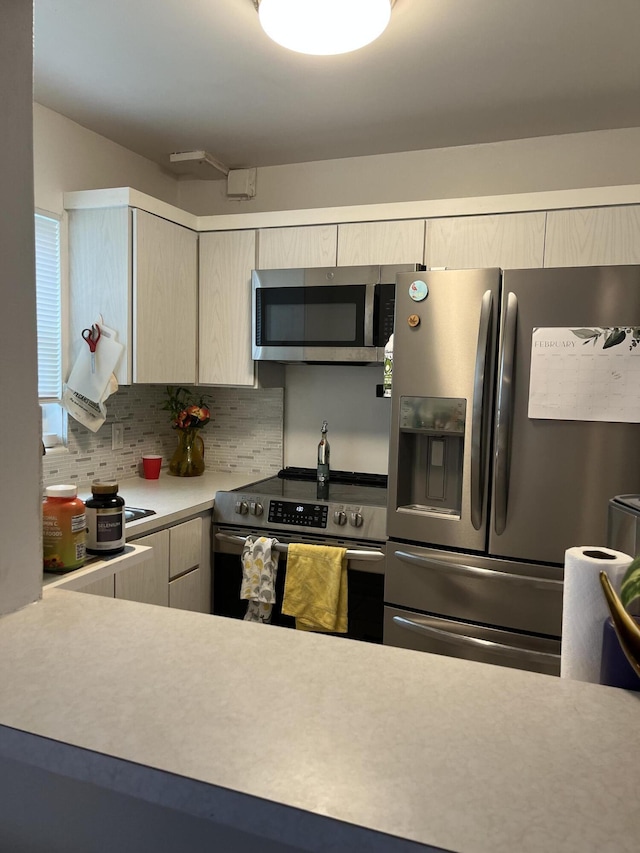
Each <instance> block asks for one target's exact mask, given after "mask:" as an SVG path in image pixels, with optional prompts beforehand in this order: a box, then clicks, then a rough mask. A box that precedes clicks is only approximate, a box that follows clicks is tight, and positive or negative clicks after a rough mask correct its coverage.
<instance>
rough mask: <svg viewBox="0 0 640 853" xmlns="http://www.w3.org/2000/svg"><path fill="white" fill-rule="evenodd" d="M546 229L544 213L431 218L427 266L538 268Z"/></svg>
mask: <svg viewBox="0 0 640 853" xmlns="http://www.w3.org/2000/svg"><path fill="white" fill-rule="evenodd" d="M544 228H545V214H544V213H506V214H498V215H495V216H456V217H451V218H448V219H430V220H429V221H428V222H427V238H426V251H425V259H426V261H425V263H426V265H427V266H428V267H448V268H449V269H483V268H487V267H502V268H503V269H531V268H536V269H537V268H539V267H541V266H542V262H543V257H544Z"/></svg>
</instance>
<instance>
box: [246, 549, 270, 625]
mask: <svg viewBox="0 0 640 853" xmlns="http://www.w3.org/2000/svg"><path fill="white" fill-rule="evenodd" d="M277 543H278V540H277V539H269V538H268V537H266V536H259V537H258V538H257V539H254V538H253V537H251V536H247V538H246V540H245V543H244V548H243V549H242V585H241V587H240V598H246V599H248V602H249V603H248V605H247V612H246V614H245V617H244V618H245V621H247V622H265V623H269V622H271V612H272V610H273V604H274V602H275V600H276V575H277V573H278V557H279V554H278V552H277V551H276V549H275V546H276V545H277Z"/></svg>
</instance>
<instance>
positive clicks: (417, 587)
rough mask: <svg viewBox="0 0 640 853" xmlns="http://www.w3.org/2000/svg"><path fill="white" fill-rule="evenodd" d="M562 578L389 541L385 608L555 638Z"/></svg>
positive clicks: (553, 572) (552, 571)
mask: <svg viewBox="0 0 640 853" xmlns="http://www.w3.org/2000/svg"><path fill="white" fill-rule="evenodd" d="M562 577H563V571H562V569H560V568H555V567H553V566H541V565H535V564H531V565H526V566H525V565H523V564H520V563H513V562H511V561H510V560H497V559H491V558H489V557H480V556H478V555H473V554H453V553H449V552H448V551H437V550H432V549H430V548H419V547H416V546H412V545H404V544H401V543H399V542H389V543H388V545H387V570H386V575H385V603H387V604H392V605H398V606H400V607H409V608H411V609H415V610H422V611H425V612H426V613H431V614H437V615H439V616H446V617H450V618H453V619H462V620H469V621H471V622H479V623H482V624H484V625H498V626H500V627H506V628H511V629H513V630H516V631H531V632H535V633H536V634H548V635H550V636H554V637H559V636H560V634H561V631H562Z"/></svg>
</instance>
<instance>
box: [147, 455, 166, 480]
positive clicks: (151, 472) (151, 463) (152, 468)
mask: <svg viewBox="0 0 640 853" xmlns="http://www.w3.org/2000/svg"><path fill="white" fill-rule="evenodd" d="M161 465H162V456H153V455H149V456H143V457H142V470H143V472H144V478H145V480H157V479H158V477H159V476H160V466H161Z"/></svg>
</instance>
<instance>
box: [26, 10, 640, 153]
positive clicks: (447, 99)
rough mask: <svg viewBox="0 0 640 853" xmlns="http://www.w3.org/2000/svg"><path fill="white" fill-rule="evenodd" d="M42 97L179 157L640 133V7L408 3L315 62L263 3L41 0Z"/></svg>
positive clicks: (81, 119)
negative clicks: (276, 36)
mask: <svg viewBox="0 0 640 853" xmlns="http://www.w3.org/2000/svg"><path fill="white" fill-rule="evenodd" d="M34 74H35V84H34V85H35V100H36V101H38V102H39V103H40V104H43V105H45V106H47V107H50V108H51V109H53V110H55V111H57V112H59V113H62V114H63V115H65V116H67V117H69V118H70V119H73V120H74V121H76V122H78V123H79V124H81V125H83V126H85V127H87V128H90V129H91V130H94V131H96V132H97V133H100V134H102V135H103V136H106V137H108V138H109V139H112V140H114V141H115V142H118V143H120V144H121V145H124V146H125V147H126V148H129V149H131V150H132V151H135V152H137V153H139V154H142V155H144V156H146V157H148V158H150V159H152V160H155V161H157V162H158V163H161V164H164V165H166V164H167V162H168V155H169V154H170V153H172V152H176V151H191V150H196V149H198V150H205V151H207V152H208V153H210V154H212V155H213V156H214V157H216V158H217V159H218V160H220V161H222V162H223V163H225V164H226V165H227V166H230V167H232V168H243V167H244V168H246V167H253V166H267V165H276V164H282V163H295V162H305V161H310V160H325V159H333V158H338V157H353V156H359V155H366V154H383V153H389V152H392V151H409V150H418V149H424V148H435V147H442V146H451V145H465V144H470V143H478V142H490V141H495V140H500V139H517V138H524V137H532V136H544V135H549V134H559V133H572V132H579V131H587V130H601V129H605V128H613V127H620V128H621V127H635V126H640V0H397V2H396V5H395V8H394V10H393V13H392V18H391V23H390V25H389V27H388V29H387V31H386V32H385V33H384V34H383V36H382V37H381V38H380V39H379V40H378V41H377V42H375V43H373V44H371V45H369V46H368V47H365V48H363V49H362V50H360V51H356V52H354V53H351V54H345V55H343V56H336V57H311V56H303V55H300V54H296V53H293V52H291V51H287V50H285V49H284V48H281V47H278V46H277V45H276V44H274V43H273V42H271V41H270V40H269V39H268V38H267V37H266V36H265V35H264V33H263V32H262V30H261V28H260V25H259V22H258V15H257V12H256V11H255V8H254V5H253V2H252V0H35V70H34Z"/></svg>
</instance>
